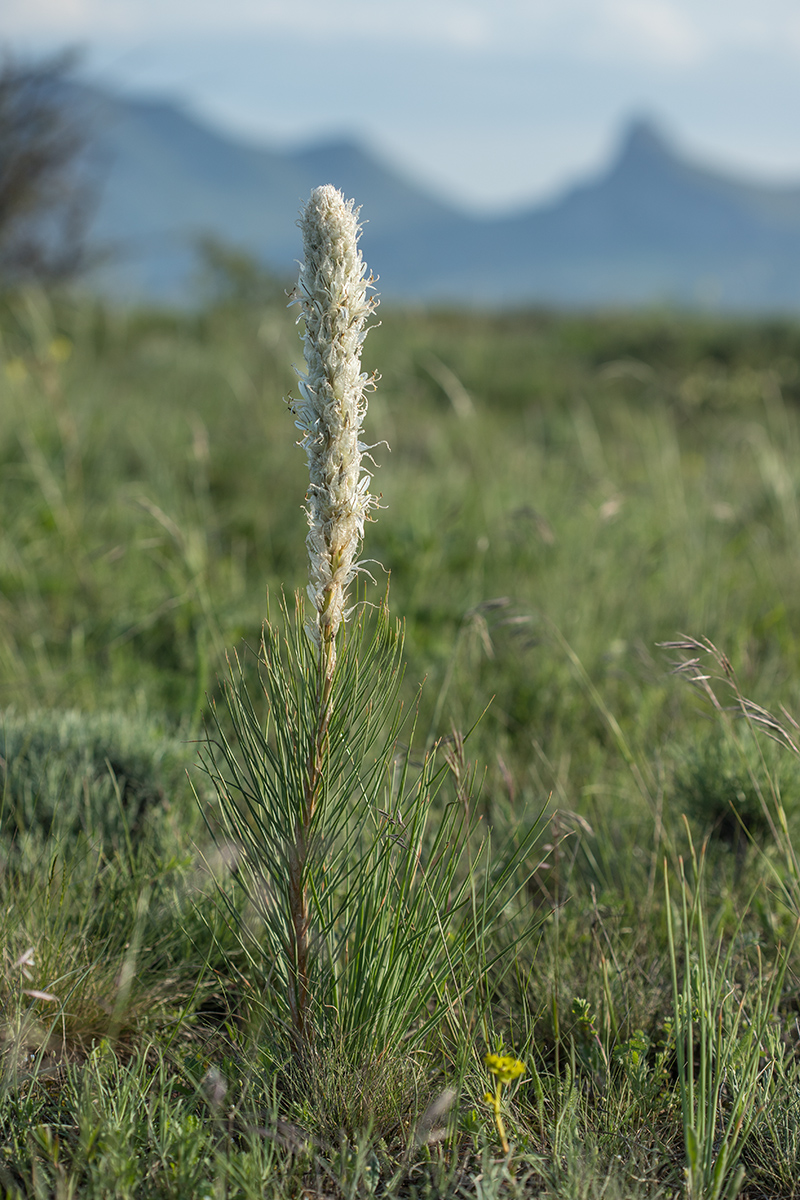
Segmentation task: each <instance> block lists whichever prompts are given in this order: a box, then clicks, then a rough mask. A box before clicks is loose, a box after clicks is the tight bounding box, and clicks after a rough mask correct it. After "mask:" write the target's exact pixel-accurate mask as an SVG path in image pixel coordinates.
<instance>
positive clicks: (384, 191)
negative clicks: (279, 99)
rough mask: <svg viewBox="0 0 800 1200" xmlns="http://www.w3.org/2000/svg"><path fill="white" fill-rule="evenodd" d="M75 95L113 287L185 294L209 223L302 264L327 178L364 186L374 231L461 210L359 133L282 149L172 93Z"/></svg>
mask: <svg viewBox="0 0 800 1200" xmlns="http://www.w3.org/2000/svg"><path fill="white" fill-rule="evenodd" d="M73 99H74V101H75V102H76V103H77V105H78V107H79V112H80V119H81V120H82V121H84V122H85V123H86V125H87V126H88V128H89V130H90V134H91V147H92V151H91V161H92V170H93V174H94V177H95V179H96V181H97V201H96V207H95V210H94V213H93V215H92V220H91V226H90V234H91V238H92V241H93V242H94V243H95V244H96V245H97V246H98V247H99V248H101V249H103V250H105V251H106V257H107V262H106V265H105V266H104V267H103V268H102V270H101V271H100V272H99V274H98V276H97V278H98V281H99V282H100V284H101V285H102V287H103V288H104V290H111V291H116V292H118V293H122V294H125V295H129V296H136V295H143V296H153V297H160V298H165V299H173V300H174V299H186V298H187V295H188V293H187V287H190V286H191V278H192V271H193V269H194V268H195V267H196V254H195V249H194V247H195V244H196V241H197V238H198V237H199V236H201V235H206V234H212V235H214V236H215V237H217V238H219V239H220V240H222V241H224V242H227V243H230V244H231V245H232V246H237V247H240V248H242V249H244V250H246V251H248V252H249V253H251V254H253V255H254V256H256V257H257V258H259V259H261V260H263V261H264V262H265V263H267V264H268V265H270V266H272V267H273V268H275V269H276V270H277V271H279V272H289V273H290V274H294V273H295V271H296V260H297V259H298V258H299V257H300V253H301V244H300V235H299V233H298V231H297V228H296V224H295V223H296V221H297V216H298V212H299V209H300V206H301V204H302V203H303V201H304V200H305V199H307V197H308V194H309V192H310V191H311V189H312V188H313V187H315V186H317V185H318V184H320V183H331V182H332V183H335V184H336V186H338V187H341V188H342V189H343V190H344V191H345V193H346V194H347V195H348V196H354V197H357V198H358V203H359V204H361V205H362V207H363V209H364V217H365V219H366V218H367V216H368V228H369V232H370V236H373V237H374V236H380V235H382V234H383V235H391V236H395V237H404V236H407V235H410V234H411V232H412V231H413V230H414V229H415V228H416V227H417V226H418V225H424V226H426V227H427V226H430V225H432V224H436V223H437V222H438V221H440V220H443V219H446V218H447V217H448V216H449V215H451V214H450V210H449V209H447V208H446V207H445V206H444V205H442V204H440V203H439V202H438V201H436V200H435V199H433V198H430V197H428V196H427V195H426V194H425V193H424V192H422V191H421V190H419V189H417V188H415V187H414V186H413V185H411V184H409V183H408V182H406V180H404V179H403V178H402V177H401V176H400V175H398V174H397V173H395V172H394V171H392V170H391V168H389V167H387V166H384V165H383V164H382V163H381V162H380V161H379V160H378V159H377V158H376V157H375V156H373V155H372V154H370V153H369V152H368V151H366V150H365V149H363V148H362V147H361V146H359V145H357V144H356V143H355V142H350V141H345V140H342V141H337V142H326V143H323V144H321V145H317V146H310V147H306V148H303V149H299V150H291V151H281V150H273V149H269V148H264V147H261V146H251V145H248V144H247V143H242V142H238V141H236V140H234V139H231V138H228V137H226V136H225V135H223V134H221V133H218V132H217V131H215V130H213V129H211V128H209V127H207V126H206V125H204V124H203V123H202V122H200V121H198V120H197V119H195V118H194V117H193V116H191V115H190V114H189V113H187V112H186V111H185V110H183V109H182V108H181V107H180V106H179V105H177V104H175V103H174V102H171V101H164V100H140V99H128V98H122V97H118V96H112V95H110V94H108V93H105V92H102V91H100V90H97V89H94V88H91V89H90V88H86V87H81V88H79V89H76V91H75V93H74V96H73ZM370 265H371V264H370Z"/></svg>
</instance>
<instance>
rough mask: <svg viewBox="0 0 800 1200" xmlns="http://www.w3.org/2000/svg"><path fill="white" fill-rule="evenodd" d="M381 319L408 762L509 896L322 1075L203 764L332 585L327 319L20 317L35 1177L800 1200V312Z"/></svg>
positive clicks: (73, 311)
mask: <svg viewBox="0 0 800 1200" xmlns="http://www.w3.org/2000/svg"><path fill="white" fill-rule="evenodd" d="M379 315H380V318H381V325H380V327H378V328H376V329H375V330H373V331H372V332H371V333H370V336H369V339H368V341H367V343H366V345H365V351H364V362H365V366H366V367H367V369H369V370H372V369H376V370H377V371H379V372H380V375H381V380H380V383H379V385H378V388H377V390H376V392H375V393H374V395H372V396H371V397H370V406H369V413H368V416H367V421H366V426H367V433H368V435H369V441H370V442H371V443H376V448H375V449H374V450H373V451H372V453H373V455H374V457H375V459H376V460H377V462H378V463H379V467H378V468H377V469H376V471H375V480H374V488H375V490H377V491H378V492H380V493H381V506H382V507H381V508H380V510H379V511H377V513H376V514H374V515H375V520H374V522H370V523H369V524H368V526H367V530H366V537H365V546H364V557H365V558H366V559H369V560H372V563H373V565H371V566H370V570H371V572H372V575H373V576H374V583H370V582H369V581H366V584H365V586H366V589H367V590H366V595H367V598H368V600H369V601H370V602H371V603H375V604H377V603H379V602H380V600H381V599H382V598H383V596H384V595H385V594H386V590H387V587H388V604H389V611H390V613H391V617H392V618H396V619H399V620H400V621H401V622H402V623H403V626H404V648H403V659H404V663H405V667H404V671H403V674H402V681H401V682H398V687H399V695H400V699H401V701H402V703H403V706H404V712H406V713H408V714H411V715H412V716H411V717H410V718H409V720H407V721H406V723H405V724H404V725H403V726H402V727H401V728H400V730H399V732H398V733H397V744H398V745H400V746H402V747H403V748H404V752H405V753H406V761H407V762H408V763H410V764H411V767H412V769H413V770H417V769H419V770H420V771H424V770H425V769H426V768H425V766H424V763H425V762H426V761H427V760H426V753H427V754H433V753H434V748H436V754H438V760H437V761H439V762H440V763H441V764H442V772H443V773H442V775H441V790H440V791H439V792H437V793H436V795H435V796H434V798H433V800H432V801H431V808H430V812H429V813H428V814H427V818H426V819H427V822H428V823H427V827H426V828H427V832H424V833H423V834H421V837H422V842H421V844H423V843H424V845H425V846H428V845H429V843H430V845H431V846H434V847H435V846H436V845H437V843H436V831H437V829H438V828H443V827H444V824H445V822H446V820H447V819H449V818H448V817H447V813H449V812H451V811H453V810H454V809H459V810H463V812H464V814H465V824H464V826H463V827H462V828H463V829H465V830H466V832H465V833H463V837H464V838H465V839H466V842H467V843H470V844H472V843H474V844H475V845H476V846H479V845H480V844H481V841H482V839H484V840H485V839H490V842H491V851H489V850H488V849H487V850H486V851H485V855H484V857H483V858H480V853H479V852H478V851H476V858H475V862H476V863H478V862H480V863H483V864H484V865H483V866H476V867H475V870H474V872H473V870H472V868H471V867H470V869H469V871H468V874H469V879H468V880H467V884H468V886H469V887H471V888H472V895H473V912H477V911H479V910H480V905H479V904H478V905H477V906H476V905H475V902H474V895H475V893H476V889H477V892H478V893H480V890H481V888H483V889H485V894H488V893H489V892H490V891H491V889H492V887H493V886H494V884H493V882H492V881H493V880H495V879H499V877H500V875H502V876H503V880H504V884H510V888H509V890H508V893H507V896H506V898H505V899H503V898H502V896H501V893H500V891H498V893H497V895H498V897H499V899H498V905H499V908H498V911H497V913H496V914H495V917H494V918H493V920H494V921H495V923H494V924H493V926H492V933H491V937H488V935H487V937H486V938H483V937H482V934H481V929H480V928H478V924H479V922H476V923H475V925H474V928H473V934H474V937H473V939H472V942H470V947H469V953H468V952H467V949H464V950H463V954H462V957H461V959H460V960H459V961H460V964H461V966H460V968H459V969H460V970H461V972H462V974H461V975H459V977H458V980H457V981H456V977H455V968H453V970H454V974H453V979H452V986H451V985H448V987H438V985H437V989H436V990H435V992H432V993H431V995H430V996H429V997H428V1000H427V1001H426V1003H427V1004H428V1015H429V1016H430V1017H431V1020H430V1021H428V1020H427V1017H425V1018H424V1019H423V1017H420V1016H419V1015H418V1017H417V1020H416V1023H415V1027H414V1029H413V1030H411V1029H410V1030H408V1031H405V1032H401V1033H399V1034H398V1035H397V1036H396V1038H395V1039H394V1041H393V1042H392V1043H391V1045H390V1044H389V1043H388V1042H387V1046H386V1048H385V1049H384V1051H382V1052H381V1054H380V1055H377V1056H374V1057H372V1058H370V1057H369V1056H368V1055H366V1054H365V1056H364V1057H362V1059H359V1058H358V1057H357V1056H355V1057H354V1056H353V1055H351V1054H346V1053H342V1054H340V1055H338V1056H337V1054H335V1053H333V1051H331V1052H330V1053H326V1054H322V1053H321V1054H320V1056H319V1060H318V1061H317V1062H315V1065H314V1069H313V1071H312V1070H310V1069H304V1071H302V1072H299V1073H298V1071H294V1070H293V1066H292V1062H291V1054H286V1053H284V1057H283V1058H281V1055H280V1052H279V1049H276V1047H279V1044H280V1043H279V1040H278V1041H276V1039H275V1037H273V1036H272V1033H271V1032H270V1030H271V1026H270V1022H271V1021H272V1022H273V1023H274V1021H275V1017H274V1013H273V1012H272V1010H271V1007H270V1004H271V1001H270V995H271V992H270V988H271V982H270V979H271V976H270V962H269V960H268V955H267V954H266V953H265V952H264V951H263V949H262V950H259V946H261V947H263V946H264V944H265V935H264V930H263V928H262V927H261V926H260V925H259V919H260V918H259V914H258V911H257V909H258V906H257V905H255V906H254V905H253V903H252V896H251V895H250V896H249V895H248V889H247V887H245V886H243V883H242V878H241V872H240V871H239V870H238V868H237V860H236V846H235V845H234V844H233V842H232V840H231V836H230V825H229V822H228V823H226V819H225V814H224V812H221V811H220V802H219V798H218V795H217V792H216V790H215V788H214V787H213V786H212V785H213V778H211V777H210V776H209V773H208V770H206V771H204V770H203V769H202V764H201V759H200V756H201V754H202V752H203V749H204V747H206V749H207V748H208V745H209V739H211V741H212V742H214V740H215V739H216V741H217V743H219V741H220V739H222V738H225V737H233V736H234V732H235V731H234V730H233V728H232V721H233V716H232V715H231V714H230V713H228V712H227V710H226V708H225V704H224V702H223V698H224V686H223V685H224V680H225V678H226V677H227V673H228V670H229V667H228V665H227V664H228V662H231V663H234V662H235V659H234V658H233V654H234V652H237V653H238V655H239V661H240V663H241V670H242V678H246V679H247V680H249V681H250V686H251V687H252V689H253V695H254V696H255V697H256V707H258V693H259V684H258V679H257V676H258V663H257V660H258V650H259V642H260V638H261V627H262V622H263V620H264V618H265V616H266V615H267V611H268V610H269V613H270V616H271V618H272V619H274V620H276V621H277V622H278V624H279V625H280V622H281V620H282V618H281V617H280V609H281V597H282V595H285V596H286V598H287V608H288V609H289V610H291V608H292V606H293V603H294V602H293V596H294V593H295V592H296V591H299V592H301V593H302V592H303V591H304V590H305V586H306V578H307V566H306V551H305V546H304V539H305V534H306V521H305V517H304V514H303V509H302V506H303V498H304V494H305V490H306V487H307V475H306V468H305V463H304V457H303V454H302V452H301V451H300V450H299V449H298V448H297V447H296V446H295V445H294V444H293V443H294V442H295V441H296V439H297V431H296V430H295V428H294V424H293V419H292V415H291V413H290V412H289V411H288V409H287V405H286V404H285V403H284V398H285V397H287V396H289V395H291V394H293V393H294V394H296V376H295V374H294V372H293V369H292V364H293V363H299V362H300V361H301V354H302V351H301V346H300V343H299V340H298V333H297V328H296V326H295V320H294V312H293V311H292V310H288V311H287V309H286V306H285V302H284V301H283V299H282V298H278V299H276V298H274V297H270V296H269V295H267V296H265V297H261V298H259V297H255V298H254V297H252V296H250V297H247V296H244V297H243V296H240V295H237V294H236V293H235V291H233V292H231V293H230V294H227V295H223V294H220V295H217V296H216V297H209V298H208V299H207V300H206V301H205V302H204V303H203V305H202V307H199V308H198V310H197V311H196V312H193V313H184V314H180V313H174V312H167V311H163V312H162V311H156V310H144V309H142V310H121V309H115V308H114V307H113V306H111V305H109V304H106V303H102V302H100V301H97V300H94V299H91V298H87V297H82V296H80V295H69V294H65V295H59V294H54V295H48V294H46V293H44V292H39V291H35V290H33V291H28V292H22V293H17V294H14V295H9V296H6V297H5V298H4V299H3V301H2V304H1V305H0V359H1V360H2V361H1V362H0V397H1V398H2V399H1V409H0V411H1V412H2V419H0V513H2V521H0V705H2V715H3V719H2V722H0V743H2V744H0V756H1V757H0V763H1V764H2V768H3V781H4V786H3V796H2V819H1V823H0V863H1V864H2V873H0V924H1V925H2V955H3V968H2V974H0V1006H1V1008H0V1021H1V1022H2V1032H1V1034H0V1036H2V1075H1V1076H0V1129H1V1130H2V1148H1V1149H0V1188H2V1189H4V1192H5V1195H6V1196H8V1197H18V1196H36V1197H50V1196H53V1197H71V1196H80V1197H101V1196H102V1197H120V1198H123V1197H125V1198H127V1197H131V1198H133V1197H137V1198H138V1197H147V1198H151V1197H152V1198H156V1197H158V1198H161V1197H165V1198H166V1197H175V1198H176V1200H177V1198H183V1197H193V1198H196V1200H200V1198H204V1197H208V1198H212V1197H214V1198H216V1197H220V1198H221V1197H226V1198H227V1197H230V1198H231V1200H232V1198H234V1197H237V1198H239V1197H241V1198H242V1200H249V1198H251V1197H261V1196H267V1195H268V1196H284V1195H286V1196H290V1195H291V1196H300V1195H304V1196H309V1197H311V1196H315V1197H316V1196H319V1197H322V1196H326V1197H327V1196H331V1197H340V1196H341V1197H348V1198H350V1197H356V1196H383V1195H385V1196H401V1195H402V1196H429V1197H434V1196H437V1197H438V1196H442V1197H444V1196H453V1197H456V1196H464V1197H467V1196H480V1197H481V1198H483V1200H488V1198H490V1197H494V1196H500V1195H503V1196H517V1195H519V1196H523V1195H524V1196H532V1197H534V1196H536V1197H538V1196H541V1197H564V1198H565V1200H566V1198H570V1200H571V1198H573V1197H574V1198H575V1200H579V1198H581V1200H584V1198H585V1200H591V1198H595V1197H596V1198H597V1200H599V1198H600V1197H605V1198H606V1200H614V1198H618V1200H629V1198H633V1197H641V1198H642V1200H644V1198H647V1200H650V1198H653V1200H655V1197H672V1196H675V1197H677V1196H684V1195H686V1196H691V1197H695V1198H697V1197H704V1198H707V1200H716V1198H717V1197H723V1196H728V1197H731V1198H732V1197H734V1196H736V1195H742V1196H746V1197H751V1198H753V1200H755V1198H761V1197H764V1198H766V1197H775V1198H778V1197H781V1198H784V1197H785V1198H787V1200H788V1198H790V1197H796V1196H800V1061H799V1060H798V1028H797V1024H796V1017H797V1011H798V969H799V968H800V945H798V944H797V942H796V940H795V930H796V925H797V921H798V918H800V865H798V860H797V857H796V853H795V850H796V847H797V846H798V844H800V843H798V838H800V754H799V753H798V751H797V749H796V746H797V745H798V740H799V739H800V733H798V729H797V726H795V724H794V718H795V717H796V718H797V719H800V640H798V630H800V323H797V322H794V321H791V320H788V319H786V320H783V319H777V318H776V319H774V320H770V321H767V320H764V321H759V322H757V321H749V320H744V319H742V320H735V319H733V318H721V317H720V318H717V317H711V316H708V317H702V316H689V315H681V314H678V313H674V312H671V311H667V310H664V311H652V312H642V313H636V314H626V313H605V314H596V315H583V314H573V315H566V314H561V315H557V314H553V313H547V312H512V313H507V314H502V315H501V314H481V313H468V312H461V311H444V310H441V311H418V312H417V311H413V310H401V309H394V310H393V309H392V308H391V307H390V306H389V305H384V306H382V308H381V310H380V313H379ZM384 442H385V443H386V445H382V444H379V443H384ZM389 447H390V448H391V449H389ZM676 642H678V643H681V645H679V646H672V647H670V646H668V645H666V644H667V643H676ZM681 663H683V666H682V667H681V666H680V664H681ZM420 685H422V686H421V690H420ZM214 702H216V713H217V722H218V724H217V725H216V726H215V725H214V722H213V720H212V717H211V714H212V704H213V703H214ZM412 725H413V728H412ZM205 761H206V766H208V758H207V757H206V759H205ZM199 763H200V765H198V764H199ZM420 764H423V765H420ZM212 775H213V771H212ZM437 778H438V777H437ZM389 793H390V794H389V800H387V808H390V805H391V786H390V785H389ZM386 819H387V820H388V819H389V817H388V816H387V818H386ZM448 836H449V835H448ZM452 836H453V839H455V841H457V840H458V837H459V836H462V835H461V834H459V833H458V832H457V831H456V832H454V833H453V835H452ZM426 839H427V841H426ZM455 841H454V843H453V844H455ZM448 845H450V843H448ZM426 853H427V851H426ZM431 853H432V856H433V858H436V855H437V854H438V850H437V851H436V852H435V853H434V852H431ZM470 853H471V851H469V847H468V853H467V859H466V861H467V863H468V864H469V863H471V862H472V859H471V858H470ZM437 861H438V859H437ZM492 864H494V866H493V865H492ZM462 869H463V862H462V867H461V868H458V870H462ZM458 870H456V872H455V874H454V876H453V878H452V880H451V881H450V884H449V885H448V886H451V887H452V889H453V891H454V892H456V891H457V890H458V888H459V887H461V885H462V883H463V879H462V877H461V876H460V875H459V874H458ZM493 871H494V872H495V874H494V875H493V874H492V872H493ZM459 894H461V893H459ZM465 894H467V893H465ZM504 895H505V893H504ZM446 901H447V897H446V896H445V905H444V909H443V910H442V912H443V918H442V919H443V922H444V924H443V925H442V928H441V930H440V932H441V938H440V940H439V942H438V943H437V944H438V951H437V953H438V956H439V960H441V961H445V960H446V959H447V956H448V947H453V946H455V945H456V942H457V940H458V937H459V936H460V935H458V934H456V933H454V932H453V931H452V930H451V929H450V928H449V926H448V927H447V928H446V927H445V926H446V925H447V917H448V913H447V902H446ZM448 939H450V940H448ZM267 940H268V939H267ZM458 945H459V947H460V949H459V953H462V951H461V943H460V942H458ZM464 946H466V942H465V943H464ZM470 954H471V955H473V958H472V959H471V958H470ZM470 964H472V965H470ZM440 965H441V962H440ZM365 970H366V968H365ZM435 970H439V966H436V967H435ZM431 971H434V967H431ZM470 971H472V972H473V974H472V976H470ZM437 978H438V976H437ZM417 982H418V981H414V980H410V981H407V983H406V985H404V986H406V987H412V986H413V985H415V983H417ZM423 990H424V988H423ZM434 1016H435V1020H433V1017H434ZM487 1053H488V1054H495V1055H498V1056H501V1059H502V1056H510V1057H511V1059H513V1060H519V1061H521V1062H522V1063H523V1064H524V1067H525V1070H524V1072H522V1073H521V1074H517V1075H516V1076H513V1073H512V1075H510V1076H507V1075H505V1074H504V1073H503V1070H502V1069H501V1068H500V1067H498V1068H497V1070H495V1071H494V1072H493V1071H492V1070H491V1063H492V1061H493V1060H490V1063H489V1066H487V1064H486V1061H485V1056H486V1055H487ZM498 1061H499V1060H498ZM495 1066H497V1063H495ZM501 1131H503V1132H501ZM504 1137H507V1145H508V1147H509V1148H508V1150H507V1151H506V1150H505V1149H504V1146H503V1139H504Z"/></svg>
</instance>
